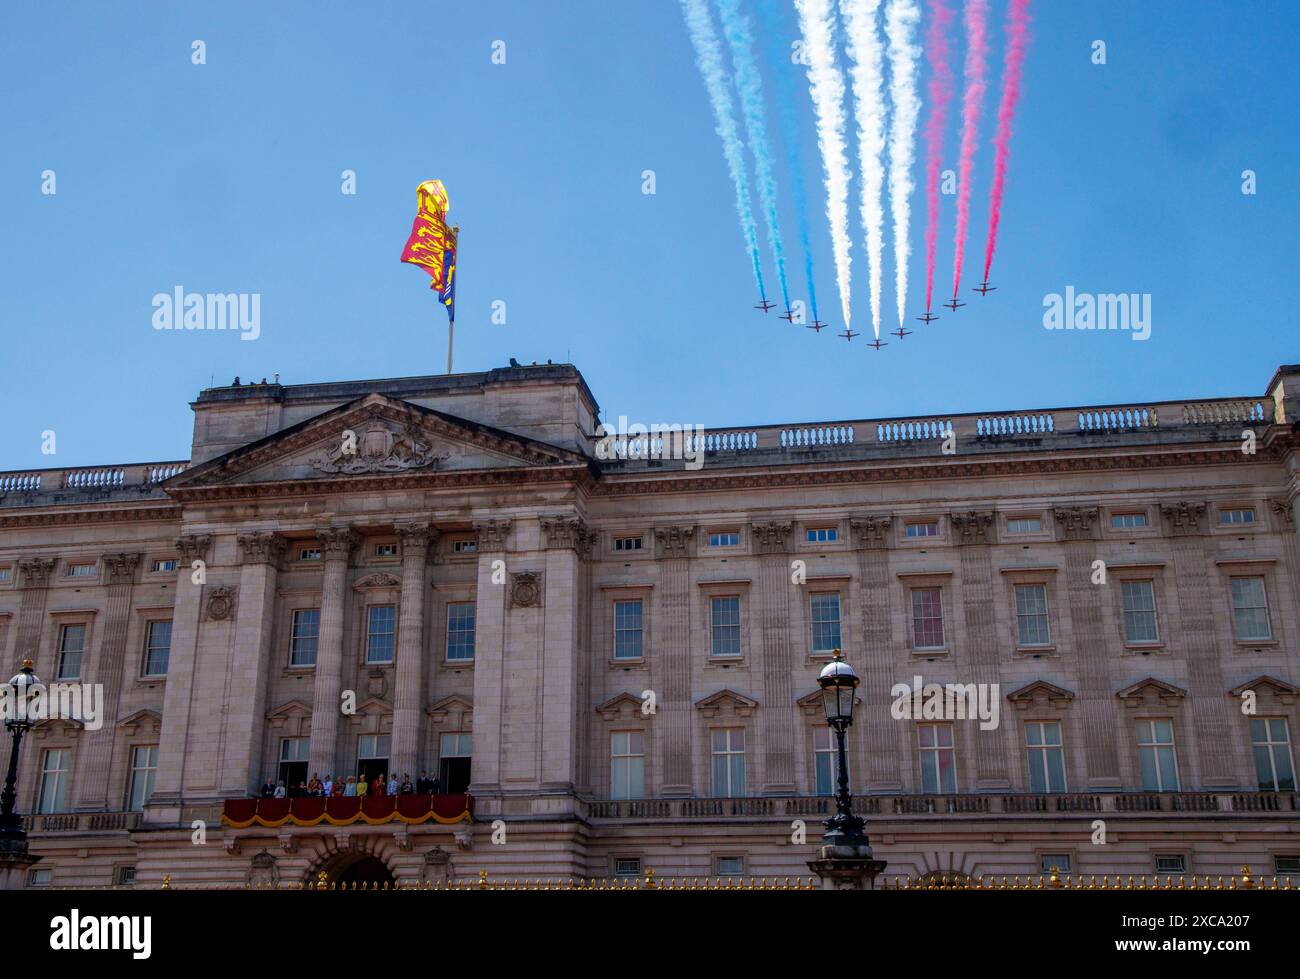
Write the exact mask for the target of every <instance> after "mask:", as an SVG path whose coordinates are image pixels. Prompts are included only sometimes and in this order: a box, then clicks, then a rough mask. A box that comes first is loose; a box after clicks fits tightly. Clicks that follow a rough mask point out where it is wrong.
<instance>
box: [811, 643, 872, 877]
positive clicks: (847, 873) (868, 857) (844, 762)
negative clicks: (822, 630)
mask: <svg viewBox="0 0 1300 979" xmlns="http://www.w3.org/2000/svg"><path fill="white" fill-rule="evenodd" d="M833 655H834V657H835V658H834V659H832V660H831V662H829V663H827V664H826V665H825V666H824V667H823V668H822V671H821V673H820V674H819V675H818V677H817V685H818V686H819V687H821V692H822V708H823V710H825V712H826V723H827V724H829V725H830V727H831V730H832V731H834V732H835V760H836V790H835V815H833V816H831V817H830V818H828V819H827V820H826V821H825V822H824V823H823V825H824V826H825V827H826V832H825V833H824V834H823V835H822V847H821V850H820V851H819V858H820V859H817V860H811V861H809V863H808V866H809V868H811V869H812V871H813V872H814V873H816V874H817V875H818V876H819V877H820V878H821V879H822V887H823V888H824V889H826V890H864V889H867V888H870V887H871V886H872V884H873V883H874V881H875V879H876V875H877V874H879V873H880V872H881V871H882V870H884V869H885V861H883V860H876V859H874V856H873V854H872V852H871V843H870V841H869V840H868V839H867V835H866V833H864V832H863V830H864V828H865V827H866V822H865V821H864V820H863V819H862V817H861V816H855V815H854V814H853V793H852V792H850V791H849V762H848V753H847V751H846V750H845V747H844V735H845V732H846V731H848V729H849V728H850V727H851V726H852V724H853V704H854V701H855V700H856V699H857V693H858V684H859V683H861V682H862V681H861V680H859V679H858V674H857V673H856V672H855V671H854V669H853V667H851V666H850V665H849V664H848V663H846V662H845V661H844V658H843V654H842V653H841V652H840V651H839V650H838V649H836V650H835V652H834V654H833Z"/></svg>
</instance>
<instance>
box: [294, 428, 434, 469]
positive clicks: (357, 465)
mask: <svg viewBox="0 0 1300 979" xmlns="http://www.w3.org/2000/svg"><path fill="white" fill-rule="evenodd" d="M446 458H447V454H446V453H441V454H440V453H437V452H434V451H433V447H432V446H431V445H430V444H429V443H428V442H427V441H425V440H424V439H423V438H421V436H420V434H419V433H418V432H416V431H415V430H414V429H413V428H411V427H410V426H393V425H385V424H383V423H379V422H376V423H372V424H371V425H370V426H369V427H367V428H364V429H362V430H360V431H353V430H352V429H347V430H345V431H343V432H341V433H340V435H339V439H338V444H337V445H335V446H333V447H332V448H330V449H329V450H328V451H327V452H324V453H322V454H320V455H317V456H313V457H312V458H310V459H308V460H307V462H308V464H309V465H310V466H311V467H312V468H313V469H315V470H317V471H318V472H323V473H330V474H334V473H341V474H343V475H348V476H353V475H364V474H367V473H396V472H406V471H407V470H411V469H423V468H425V467H426V466H432V465H436V464H437V463H439V462H441V461H443V460H444V459H446Z"/></svg>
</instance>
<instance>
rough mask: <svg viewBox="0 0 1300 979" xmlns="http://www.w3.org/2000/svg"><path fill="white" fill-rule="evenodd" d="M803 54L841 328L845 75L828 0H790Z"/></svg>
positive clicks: (845, 307)
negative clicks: (838, 60)
mask: <svg viewBox="0 0 1300 979" xmlns="http://www.w3.org/2000/svg"><path fill="white" fill-rule="evenodd" d="M794 6H795V10H796V11H798V13H799V30H800V31H801V32H802V34H803V42H804V51H805V52H806V54H807V56H808V62H809V64H808V81H809V83H810V85H811V91H812V101H813V109H814V110H815V112H816V115H817V145H818V146H819V147H820V148H821V153H822V165H823V167H824V169H825V171H826V218H827V220H828V221H829V222H830V226H831V252H832V254H833V255H834V257H835V281H836V284H837V285H838V286H839V290H840V307H841V310H842V312H843V314H844V326H845V328H846V329H847V328H848V326H849V321H850V302H849V299H850V297H849V285H850V277H851V271H850V269H851V265H852V261H853V258H852V255H851V249H852V242H851V241H850V239H849V181H850V180H851V179H852V175H851V174H850V172H849V161H848V158H847V157H846V155H845V149H844V77H843V76H842V75H841V74H840V69H839V67H838V66H837V65H836V63H835V41H834V36H835V11H834V9H833V8H832V7H831V0H794Z"/></svg>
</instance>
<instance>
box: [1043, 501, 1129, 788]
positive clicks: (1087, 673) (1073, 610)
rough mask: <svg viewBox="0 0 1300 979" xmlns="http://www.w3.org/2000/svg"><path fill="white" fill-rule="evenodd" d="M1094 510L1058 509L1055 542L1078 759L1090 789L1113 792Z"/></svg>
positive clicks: (1115, 776)
mask: <svg viewBox="0 0 1300 979" xmlns="http://www.w3.org/2000/svg"><path fill="white" fill-rule="evenodd" d="M1100 513H1101V511H1100V508H1099V507H1095V506H1074V507H1058V508H1057V509H1055V510H1054V511H1053V515H1054V516H1055V518H1056V527H1057V534H1058V540H1061V541H1063V542H1064V544H1065V591H1066V596H1067V600H1068V602H1069V607H1070V632H1071V633H1072V639H1073V644H1074V654H1075V663H1076V667H1075V669H1076V675H1077V676H1078V678H1079V698H1078V701H1077V703H1078V705H1079V713H1080V715H1081V719H1082V722H1083V758H1084V766H1085V769H1086V771H1087V773H1088V774H1087V779H1088V784H1087V787H1088V788H1089V789H1094V790H1096V789H1118V788H1120V787H1121V786H1122V785H1123V779H1122V777H1121V776H1120V770H1119V751H1118V747H1117V744H1116V740H1115V689H1114V683H1113V680H1112V678H1111V667H1110V664H1111V660H1112V658H1113V657H1114V656H1115V642H1114V639H1113V638H1112V637H1111V636H1108V635H1107V634H1106V628H1105V624H1104V622H1103V619H1102V594H1101V590H1100V589H1101V588H1102V586H1101V585H1095V584H1093V581H1092V574H1093V571H1092V565H1093V562H1094V561H1096V560H1098V558H1099V555H1098V545H1097V541H1098V539H1099V531H1098V520H1099V517H1100Z"/></svg>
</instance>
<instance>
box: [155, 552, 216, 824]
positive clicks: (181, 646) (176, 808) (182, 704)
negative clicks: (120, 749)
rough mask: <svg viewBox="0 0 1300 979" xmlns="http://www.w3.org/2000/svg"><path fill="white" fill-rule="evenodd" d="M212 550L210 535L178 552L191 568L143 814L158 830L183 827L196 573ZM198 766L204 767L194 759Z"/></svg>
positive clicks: (178, 611)
mask: <svg viewBox="0 0 1300 979" xmlns="http://www.w3.org/2000/svg"><path fill="white" fill-rule="evenodd" d="M211 545H212V538H211V537H210V536H209V535H207V534H187V535H185V536H183V537H180V538H179V539H178V540H177V541H176V550H177V552H178V553H179V554H180V555H181V557H182V558H184V559H185V561H186V562H187V563H188V564H189V565H190V566H188V567H182V568H178V569H177V574H176V604H175V606H174V607H173V608H172V648H171V654H170V656H169V657H168V661H167V684H166V686H165V687H164V689H163V719H162V731H161V733H160V735H159V738H158V774H157V777H156V778H155V781H154V790H153V795H152V796H150V797H149V803H148V805H147V806H146V807H145V814H144V818H145V822H146V823H151V824H155V825H166V824H169V823H177V822H179V821H180V816H181V810H180V805H181V799H182V788H181V787H182V786H183V785H184V784H185V783H184V780H185V766H186V763H187V762H188V761H189V753H188V748H189V735H190V711H191V709H192V708H193V706H194V703H193V692H194V680H195V676H196V673H197V662H198V646H199V616H200V612H201V609H202V605H203V588H204V585H203V578H202V577H200V580H199V581H195V574H196V571H195V569H194V568H193V567H192V565H193V562H194V561H203V562H206V561H207V557H208V551H209V549H210V547H211ZM201 567H202V566H201ZM204 573H205V574H206V570H205V572H204ZM195 764H202V762H201V761H200V760H199V759H195ZM209 764H211V762H210V761H209Z"/></svg>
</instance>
